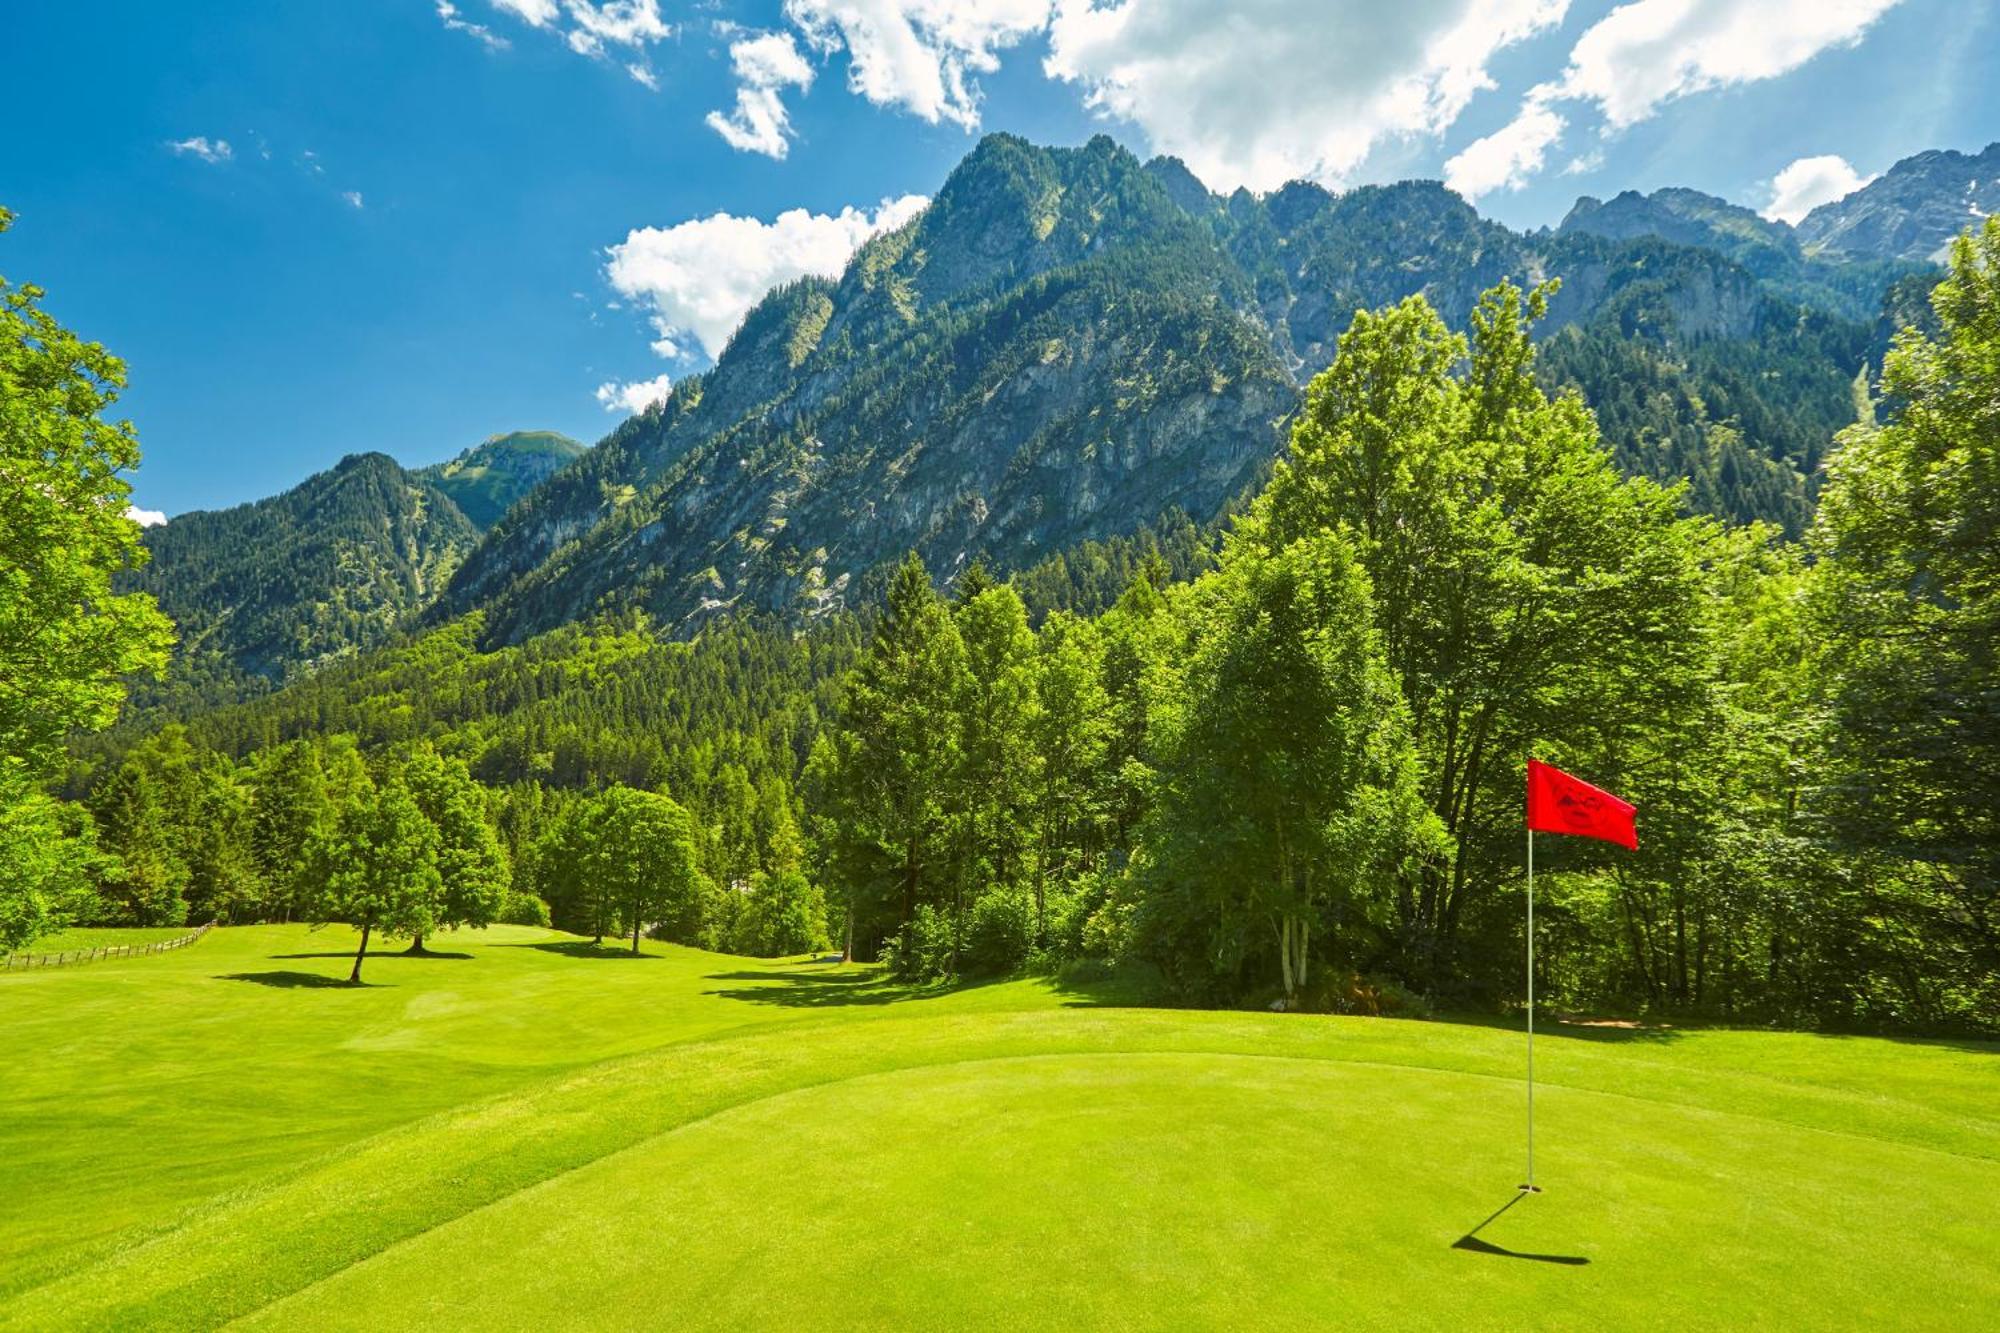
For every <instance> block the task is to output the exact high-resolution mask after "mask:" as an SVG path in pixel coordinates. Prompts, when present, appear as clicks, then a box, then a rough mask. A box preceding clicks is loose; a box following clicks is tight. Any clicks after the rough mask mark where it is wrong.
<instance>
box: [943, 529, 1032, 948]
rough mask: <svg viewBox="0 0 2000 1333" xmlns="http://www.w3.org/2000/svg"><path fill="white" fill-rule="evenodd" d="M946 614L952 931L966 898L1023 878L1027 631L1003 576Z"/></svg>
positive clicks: (959, 925) (1028, 781)
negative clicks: (953, 647) (956, 694)
mask: <svg viewBox="0 0 2000 1333" xmlns="http://www.w3.org/2000/svg"><path fill="white" fill-rule="evenodd" d="M975 568H976V567H975ZM962 591H963V589H962ZM953 619H954V620H955V621H956V622H957V626H958V633H959V642H960V643H961V644H962V645H963V646H964V650H965V671H964V675H963V689H964V694H963V697H962V698H961V699H960V700H959V701H958V706H957V709H956V712H957V720H958V728H959V734H958V745H957V747H956V756H955V757H956V759H957V765H956V772H955V774H954V779H953V801H952V805H953V810H952V817H953V822H954V824H955V825H956V832H957V839H956V841H957V843H958V848H959V850H958V854H957V857H956V858H955V859H956V860H957V865H956V867H955V871H956V873H955V874H954V876H953V884H952V891H953V909H952V926H953V939H954V941H956V940H959V939H961V938H962V937H963V935H964V932H965V911H966V905H967V902H968V900H970V901H977V900H978V899H979V898H980V897H982V896H984V895H985V894H987V893H989V892H993V891H996V890H1000V889H1008V888H1013V887H1014V886H1016V885H1019V884H1021V883H1023V882H1024V881H1025V879H1026V876H1027V874H1028V871H1029V868H1030V859H1031V849H1032V846H1033V840H1034V836H1033V830H1032V827H1031V811H1030V802H1031V800H1032V793H1033V791H1034V760H1035V752H1034V748H1033V745H1032V736H1031V732H1030V729H1031V727H1032V726H1033V721H1034V714H1035V672H1034V659H1035V636H1034V633H1033V632H1032V631H1031V630H1029V628H1028V613H1027V610H1026V608H1025V607H1023V606H1022V605H1021V598H1020V595H1019V594H1018V593H1016V592H1015V591H1014V590H1013V589H1012V588H1010V587H1008V586H1006V585H1005V584H999V585H994V586H989V587H987V588H985V589H984V590H982V591H979V592H975V593H972V594H971V595H970V596H968V597H966V598H965V599H964V600H962V601H961V602H960V603H959V604H958V606H957V607H956V608H955V610H954V613H953ZM954 970H956V969H954Z"/></svg>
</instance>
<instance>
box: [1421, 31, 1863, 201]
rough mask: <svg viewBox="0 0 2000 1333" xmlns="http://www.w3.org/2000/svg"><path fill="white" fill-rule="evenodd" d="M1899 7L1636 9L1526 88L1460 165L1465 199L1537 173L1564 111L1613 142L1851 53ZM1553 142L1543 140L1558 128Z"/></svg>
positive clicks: (1587, 36) (1588, 35)
mask: <svg viewBox="0 0 2000 1333" xmlns="http://www.w3.org/2000/svg"><path fill="white" fill-rule="evenodd" d="M1899 3H1901V0H1630V3H1627V4H1623V5H1620V6H1618V7H1617V8H1616V9H1614V10H1612V11H1611V12H1610V13H1608V14H1606V15H1605V16H1604V17H1603V18H1601V19H1599V20H1598V21H1597V22H1596V23H1593V24H1592V25H1591V26H1590V27H1588V28H1586V29H1585V30H1584V32H1583V34H1582V35H1581V36H1580V37H1578V38H1577V39H1576V44H1575V45H1574V46H1573V47H1572V48H1571V49H1570V54H1569V61H1568V64H1567V65H1566V66H1565V68H1564V69H1563V72H1562V74H1561V76H1560V77H1558V78H1557V79H1556V80H1555V81H1554V82H1552V83H1546V84H1540V85H1537V86H1536V87H1535V88H1533V89H1530V90H1529V92H1528V95H1527V97H1526V98H1525V99H1523V101H1522V103H1521V110H1520V113H1519V115H1517V116H1516V117H1515V119H1514V120H1513V122H1512V123H1510V124H1509V125H1508V126H1507V128H1505V129H1503V130H1500V131H1498V132H1497V133H1496V134H1492V135H1488V136H1487V137H1486V138H1484V139H1481V140H1479V141H1478V142H1477V143H1474V144H1471V145H1469V146H1468V147H1467V148H1466V149H1465V150H1464V151H1463V152H1461V153H1460V154H1459V155H1458V156H1457V157H1455V158H1453V159H1452V162H1451V163H1449V164H1447V166H1446V172H1447V179H1450V178H1451V174H1452V169H1453V167H1454V166H1456V167H1457V168H1458V171H1457V175H1458V178H1459V181H1460V182H1462V184H1461V186H1460V187H1458V188H1460V193H1462V194H1465V195H1466V196H1467V197H1468V198H1472V197H1477V196H1478V195H1479V194H1482V193H1485V192H1487V191H1489V190H1495V189H1503V188H1514V187H1518V186H1519V185H1521V184H1522V183H1523V182H1524V181H1525V180H1526V179H1527V177H1528V176H1530V175H1532V174H1533V173H1534V172H1536V171H1538V170H1540V169H1541V165H1542V159H1543V156H1544V155H1545V154H1546V152H1547V150H1548V148H1549V147H1550V146H1551V145H1552V144H1553V143H1554V141H1555V137H1558V136H1560V133H1561V130H1562V118H1561V117H1560V116H1557V115H1556V114H1555V113H1554V112H1552V111H1551V110H1550V108H1551V107H1552V106H1553V105H1554V104H1555V103H1558V102H1578V103H1586V104H1593V105H1595V107H1596V108H1597V110H1598V111H1599V112H1600V113H1601V114H1602V115H1603V118H1604V132H1605V133H1606V134H1614V133H1616V132H1618V131H1619V130H1623V129H1627V128H1629V127H1631V126H1633V125H1636V124H1638V123H1639V122H1641V121H1643V120H1648V119H1650V118H1651V117H1652V116H1654V115H1655V114H1657V113H1658V111H1659V109H1660V108H1661V107H1662V106H1664V105H1666V104H1667V103H1669V102H1672V101H1675V100H1677V99H1679V98H1683V97H1688V96H1692V95H1694V94H1696V93H1703V92H1710V91H1713V90H1715V89H1719V88H1728V87H1734V86H1736V85H1739V84H1746V83H1756V82H1760V81H1762V80H1764V79H1773V78H1777V77H1778V76H1779V75H1782V74H1789V73H1791V72H1792V71H1793V70H1795V69H1797V68H1799V66H1801V65H1803V64H1805V63H1806V62H1807V61H1809V60H1811V59H1812V58H1813V57H1815V56H1817V55H1819V54H1820V53H1822V52H1824V51H1828V50H1831V49H1833V48H1835V47H1841V46H1853V45H1854V44H1856V43H1857V42H1859V41H1860V40H1861V39H1862V38H1863V37H1864V36H1866V35H1867V32H1868V29H1869V28H1870V27H1872V26H1873V25H1874V23H1875V21H1876V20H1877V19H1879V18H1881V17H1882V15H1883V14H1885V13H1887V12H1888V11H1889V10H1891V9H1893V8H1895V6H1896V5H1897V4H1899ZM1552 121H1553V124H1554V126H1555V133H1554V135H1553V136H1551V137H1549V138H1547V139H1546V140H1542V139H1541V138H1540V136H1541V135H1542V134H1543V133H1544V132H1546V131H1547V129H1548V127H1549V125H1550V124H1551V123H1552Z"/></svg>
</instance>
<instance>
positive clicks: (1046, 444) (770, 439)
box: [448, 135, 1297, 638]
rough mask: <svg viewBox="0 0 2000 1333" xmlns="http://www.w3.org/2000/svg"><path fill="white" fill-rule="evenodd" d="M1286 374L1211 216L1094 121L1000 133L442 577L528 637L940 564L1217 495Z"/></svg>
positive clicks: (1015, 560)
mask: <svg viewBox="0 0 2000 1333" xmlns="http://www.w3.org/2000/svg"><path fill="white" fill-rule="evenodd" d="M1296 399H1297V387H1296V384H1295V383H1294V381H1293V379H1292V377H1291V375H1290V373H1289V370H1288V367H1287V366H1286V364H1285V362H1284V359H1283V358H1282V357H1281V355H1280V353H1279V350H1278V349H1277V348H1276V347H1275V346H1274V345H1273V343H1272V339H1271V337H1270V335H1269V332H1268V331H1267V330H1266V329H1265V328H1264V327H1263V326H1262V325H1261V324H1260V323H1259V321H1258V320H1257V319H1256V318H1255V317H1254V314H1253V302H1252V291H1251V287H1250V284H1249V282H1248V281H1247V279H1246V278H1245V276H1244V274H1243V273H1242V272H1241V270H1240V269H1239V268H1237V266H1235V265H1234V264H1233V263H1231V262H1230V260H1229V258H1228V256H1227V255H1226V253H1224V252H1223V251H1222V250H1221V248H1220V247H1219V246H1218V245H1217V244H1216V243H1215V240H1214V237H1213V235H1212V234H1211V232H1210V231H1209V230H1208V228H1207V227H1206V226H1205V225H1203V224H1202V223H1201V222H1200V221H1199V220H1197V219H1195V218H1193V217H1191V216H1190V215H1189V213H1188V212H1187V211H1186V210H1185V209H1183V208H1182V207H1181V206H1180V205H1178V204H1176V203H1175V201H1174V200H1173V199H1172V198H1171V197H1170V196H1169V195H1168V194H1167V192H1166V191H1165V190H1164V189H1163V188H1162V187H1161V186H1160V185H1159V184H1158V183H1157V182H1156V181H1155V180H1154V179H1153V178H1152V177H1151V176H1149V175H1148V174H1147V173H1146V172H1145V171H1144V170H1143V169H1141V167H1140V165H1139V163H1138V162H1137V161H1136V159H1134V158H1132V156H1131V155H1130V154H1129V153H1126V152H1125V151H1124V150H1123V149H1120V148H1118V147H1117V146H1116V145H1115V144H1113V143H1111V141H1110V140H1108V139H1103V138H1100V139H1097V140H1094V141H1092V143H1091V144H1089V145H1088V146H1086V147H1084V148H1079V149H1061V150H1050V149H1040V148H1035V147H1033V146H1031V145H1028V144H1026V143H1024V142H1023V141H1021V140H1019V139H1015V138H1012V137H1010V136H1006V135H994V136H991V137H989V138H987V139H985V140H984V141H982V143H981V144H980V145H979V146H978V147H977V148H976V149H975V150H974V151H973V153H972V154H971V155H970V156H969V157H968V158H967V159H966V160H965V161H964V162H963V163H961V165H960V166H959V167H958V168H957V169H956V170H955V171H954V172H953V173H952V175H951V177H950V178H949V179H948V180H947V181H946V182H945V184H944V186H943V187H942V188H941V189H940V190H939V191H938V193H937V195H936V197H935V199H934V200H933V201H932V203H931V205H930V207H929V208H927V209H926V210H925V211H924V212H923V213H922V214H921V215H920V216H919V217H918V218H916V219H915V220H913V221H912V222H910V223H909V224H907V225H906V226H904V227H903V228H901V229H899V230H897V231H895V232H893V233H889V234H886V235H881V236H877V237H875V238H874V239H873V240H871V241H870V242H868V243H867V244H866V245H864V246H863V247H862V248H861V250H860V251H859V252H858V253H857V254H856V255H855V257H854V259H853V260H852V262H851V263H850V264H849V265H848V268H847V271H846V272H845V273H844V274H843V275H842V277H841V278H840V279H839V280H838V281H834V282H829V281H822V280H816V279H809V280H805V281H801V282H797V283H793V284H791V285H789V286H786V287H783V288H780V289H778V290H776V291H774V292H772V293H771V294H770V295H769V296H767V297H766V298H765V300H764V301H763V302H762V303H760V304H759V305H758V306H757V307H756V308H755V309H754V310H753V311H752V312H751V313H750V315H749V317H748V318H747V319H746V320H745V321H744V323H743V325H742V327H741V328H740V329H739V330H738V331H737V333H736V334H735V336H734V337H733V338H732V339H731V341H730V343H729V345H728V346H727V347H726V348H725V349H724V350H723V352H722V354H721V356H720V357H719V358H718V360H717V363H716V365H715V367H714V368H713V369H712V370H710V371H708V372H707V373H705V374H703V375H699V376H694V377H691V378H688V379H685V380H683V381H682V382H681V383H680V384H679V385H678V386H677V388H676V391H675V393H674V395H673V397H672V398H671V399H669V400H668V401H667V402H666V403H665V404H664V405H662V406H661V407H659V408H656V409H654V410H651V411H649V412H647V413H645V414H643V415H641V416H639V417H635V418H633V419H632V420H630V421H628V422H626V423H625V424H624V425H623V426H622V427H620V428H619V429H618V430H617V431H615V432H613V434H612V435H611V436H610V438H608V439H607V440H606V441H605V442H604V443H603V444H601V445H599V446H598V447H597V449H595V450H593V451H592V452H591V454H589V455H588V456H586V458H585V459H584V460H582V461H581V462H579V463H578V464H577V465H576V466H574V467H572V468H570V469H568V470H567V471H565V472H563V473H561V474H560V475H558V476H557V477H555V478H553V479H552V480H551V481H550V482H549V483H548V484H546V485H545V486H544V487H543V488H542V489H541V490H540V491H538V492H536V494H535V495H533V496H532V497H530V498H529V499H528V500H527V501H525V502H523V504H521V505H520V506H517V507H516V508H515V509H514V510H513V511H512V512H511V513H509V515H508V516H507V517H506V518H505V519H503V520H502V521H501V523H500V524H499V525H498V526H497V527H496V528H495V529H494V530H493V532H492V533H491V534H489V536H488V538H487V539H486V540H485V541H484V542H483V543H482V544H481V546H480V549H479V551H478V552H477V554H476V557H475V558H474V559H472V560H471V561H469V562H468V563H467V565H466V566H465V567H464V568H463V569H461V570H460V572H459V574H458V575H457V576H456V577H455V578H454V580H453V584H452V592H451V596H450V598H449V600H448V606H449V607H450V608H451V609H465V608H470V607H472V606H475V605H477V606H483V607H484V608H485V609H486V611H487V615H488V623H489V625H490V626H491V627H492V631H493V633H494V634H495V635H496V636H498V637H503V638H517V637H522V636H525V635H527V634H531V633H534V632H536V631H537V630H540V629H545V628H547V627H549V626H551V625H554V624H559V623H562V622H563V621H565V620H568V619H572V618H574V617H577V616H579V615H585V614H589V613H590V612H592V611H595V610H609V609H617V608H626V607H635V608H639V609H643V610H645V611H648V612H650V613H651V614H653V615H655V616H657V617H659V618H661V619H662V620H664V621H666V622H667V623H668V624H670V625H673V626H676V627H692V626H693V625H694V624H696V623H698V622H699V621H700V620H701V619H702V618H703V617H705V616H707V615H709V614H712V613H714V612H716V611H719V610H722V609H725V608H741V609H744V610H749V609H753V608H756V609H763V610H767V611H774V612H778V613H781V614H786V615H809V614H813V613H815V612H817V611H820V610H824V609H827V608H830V607H833V606H835V605H838V604H840V603H841V602H842V600H843V599H844V598H845V596H846V594H847V592H848V589H849V585H850V584H851V583H852V581H853V580H855V579H856V578H859V577H861V576H863V575H865V574H866V573H867V572H868V571H870V570H871V569H873V568H875V567H876V566H878V565H880V564H881V563H883V562H884V561H887V560H890V559H893V558H895V557H897V556H899V555H901V554H902V553H903V552H904V551H906V550H909V549H912V548H914V549H917V550H920V551H921V552H923V554H924V556H925V558H926V559H927V560H928V561H930V562H931V564H932V566H933V568H935V569H936V570H938V571H939V572H940V573H942V574H946V575H949V574H951V573H953V572H955V571H956V570H957V569H958V568H960V567H961V566H962V565H963V564H964V563H965V562H967V561H969V560H970V559H971V558H972V557H973V556H975V555H983V556H985V557H986V558H987V559H988V560H989V561H991V562H993V563H995V564H996V565H999V566H1003V567H1009V568H1011V567H1015V566H1017V565H1020V564H1022V563H1026V562H1029V561H1032V560H1034V559H1036V558H1038V557H1039V556H1041V555H1043V554H1045V553H1047V552H1049V551H1052V550H1057V549H1060V548H1062V547H1064V546H1067V545H1069V544H1072V543H1075V542H1079V541H1083V540H1088V539H1092V538H1101V537H1109V536H1114V535H1118V534H1121V533H1125V532H1129V531H1131V530H1132V529H1133V528H1134V527H1136V526H1137V525H1138V524H1140V523H1143V522H1145V521H1146V520H1148V519H1150V518H1152V517H1154V516H1155V515H1157V514H1159V513H1161V512H1162V511H1163V510H1165V509H1167V508H1169V507H1173V506H1179V507H1180V508H1182V509H1185V510H1187V511H1188V512H1189V513H1199V514H1208V513H1212V512H1214V510H1215V509H1216V508H1217V507H1218V506H1220V505H1221V503H1222V502H1223V501H1224V500H1225V499H1226V498H1228V497H1229V496H1231V495H1233V494H1235V493H1236V492H1237V491H1239V490H1240V489H1241V488H1242V487H1243V486H1245V485H1246V484H1248V482H1249V481H1250V480H1251V478H1252V477H1253V476H1254V475H1255V474H1256V473H1257V471H1258V469H1260V468H1262V467H1263V466H1265V465H1266V464H1267V463H1268V462H1269V460H1270V459H1271V457H1272V456H1273V455H1274V454H1275V452H1276V449H1277V445H1278V440H1279V422H1280V420H1281V419H1282V418H1283V417H1284V416H1285V415H1286V413H1288V412H1289V411H1290V410H1291V408H1292V406H1293V404H1294V403H1295V402H1296Z"/></svg>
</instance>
